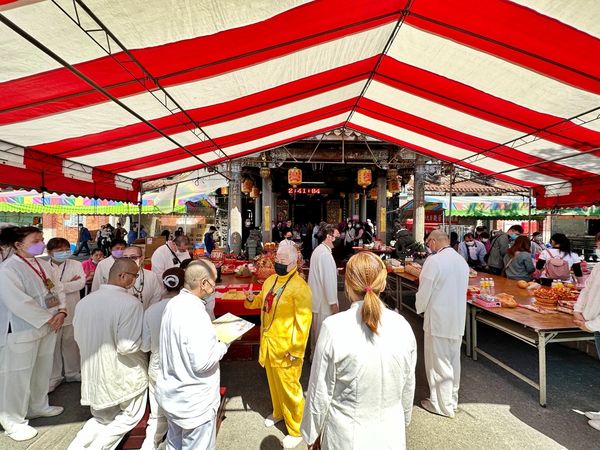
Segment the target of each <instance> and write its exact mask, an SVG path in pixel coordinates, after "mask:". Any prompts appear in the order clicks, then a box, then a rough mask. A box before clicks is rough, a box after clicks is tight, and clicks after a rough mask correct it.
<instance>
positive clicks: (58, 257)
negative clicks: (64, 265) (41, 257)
mask: <svg viewBox="0 0 600 450" xmlns="http://www.w3.org/2000/svg"><path fill="white" fill-rule="evenodd" d="M70 257H71V250H65V251H64V252H54V253H53V254H52V259H53V260H54V261H66V260H67V259H69V258H70Z"/></svg>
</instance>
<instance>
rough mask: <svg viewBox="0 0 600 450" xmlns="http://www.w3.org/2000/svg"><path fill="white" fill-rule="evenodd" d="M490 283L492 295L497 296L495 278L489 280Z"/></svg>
mask: <svg viewBox="0 0 600 450" xmlns="http://www.w3.org/2000/svg"><path fill="white" fill-rule="evenodd" d="M488 282H489V284H490V294H491V295H496V283H495V281H494V279H493V278H489V279H488Z"/></svg>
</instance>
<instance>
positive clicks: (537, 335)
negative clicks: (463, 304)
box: [467, 304, 594, 407]
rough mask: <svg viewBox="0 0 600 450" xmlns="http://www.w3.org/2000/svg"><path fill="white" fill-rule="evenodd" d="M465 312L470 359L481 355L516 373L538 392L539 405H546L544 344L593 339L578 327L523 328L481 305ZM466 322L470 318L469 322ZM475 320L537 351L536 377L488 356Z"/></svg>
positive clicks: (469, 305)
mask: <svg viewBox="0 0 600 450" xmlns="http://www.w3.org/2000/svg"><path fill="white" fill-rule="evenodd" d="M467 315H470V316H471V320H470V323H471V326H470V327H469V328H470V330H469V331H470V334H471V336H470V339H469V338H468V337H467V346H468V345H469V341H471V345H472V348H471V352H472V354H473V360H474V361H477V356H478V355H481V356H483V357H484V358H487V359H488V360H490V361H491V362H493V363H494V364H496V365H498V366H500V367H501V368H503V369H504V370H506V371H508V372H509V373H511V374H512V375H514V376H516V377H517V378H519V379H520V380H522V381H524V382H525V383H527V384H529V385H530V386H532V387H534V388H535V389H537V390H538V391H539V402H540V405H541V406H543V407H545V406H546V398H547V393H546V388H547V384H546V369H547V367H546V345H547V344H550V343H554V342H576V341H590V340H594V336H593V335H592V334H590V333H586V332H584V331H581V330H580V329H575V328H573V329H563V330H534V329H532V328H529V327H526V326H525V325H522V324H520V323H518V322H515V321H512V320H509V319H506V318H503V317H498V316H495V315H494V314H493V313H490V312H488V311H486V310H484V309H482V308H478V307H477V306H475V305H472V304H468V305H467ZM468 322H469V321H468ZM477 322H481V323H483V324H486V325H488V326H490V327H492V328H496V329H497V330H500V331H502V332H504V333H506V334H508V335H510V336H512V337H514V338H516V339H519V340H520V341H522V342H525V343H526V344H529V345H531V346H532V347H535V348H537V350H538V379H537V381H536V380H532V379H531V378H528V377H527V376H525V375H524V374H522V373H521V372H519V371H517V370H516V369H514V368H512V367H510V366H509V365H507V364H505V363H504V362H502V361H500V360H499V359H497V358H495V357H494V356H492V355H490V354H489V353H487V352H486V351H484V350H482V349H481V348H479V347H478V345H477Z"/></svg>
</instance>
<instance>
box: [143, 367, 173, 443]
mask: <svg viewBox="0 0 600 450" xmlns="http://www.w3.org/2000/svg"><path fill="white" fill-rule="evenodd" d="M155 389H156V382H155V381H152V379H151V378H150V382H149V383H148V397H149V401H150V417H149V418H148V424H147V425H146V439H144V443H143V444H142V447H141V448H140V450H156V449H157V448H158V446H159V445H160V443H161V442H162V441H163V439H164V437H165V435H166V434H167V428H168V424H167V418H166V417H165V413H164V411H163V410H162V408H161V407H160V406H159V404H158V402H157V401H156V396H155Z"/></svg>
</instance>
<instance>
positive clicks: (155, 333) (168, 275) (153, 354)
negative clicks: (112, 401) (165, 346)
mask: <svg viewBox="0 0 600 450" xmlns="http://www.w3.org/2000/svg"><path fill="white" fill-rule="evenodd" d="M184 278H185V272H184V270H183V269H181V268H179V267H171V268H170V269H167V270H165V273H164V274H163V285H164V286H165V288H166V290H167V292H166V293H165V294H164V295H163V298H162V300H161V301H160V302H158V303H156V304H154V305H152V306H151V307H150V308H148V309H147V310H146V311H145V312H144V327H143V330H142V351H144V352H150V364H149V365H148V394H149V395H148V397H149V399H150V416H149V418H148V424H147V426H146V439H144V442H143V444H142V446H141V448H140V450H154V449H155V448H158V447H159V445H160V444H161V442H162V441H163V439H164V437H165V435H166V434H167V418H166V417H165V415H164V413H163V411H162V409H161V408H160V406H158V402H157V400H156V378H157V377H158V371H159V367H160V357H159V355H160V352H159V350H160V324H161V321H162V315H163V312H164V311H165V308H166V306H167V304H168V303H169V301H170V300H171V299H172V298H173V297H175V296H176V295H178V294H179V292H180V291H181V289H182V288H183V281H184Z"/></svg>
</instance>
